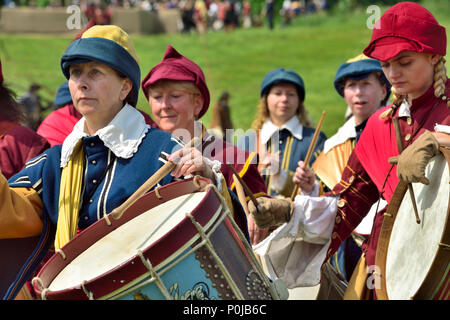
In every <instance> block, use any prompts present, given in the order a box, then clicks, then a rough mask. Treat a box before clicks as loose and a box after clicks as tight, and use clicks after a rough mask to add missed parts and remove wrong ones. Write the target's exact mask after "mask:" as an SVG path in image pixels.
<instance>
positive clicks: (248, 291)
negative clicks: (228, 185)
mask: <svg viewBox="0 0 450 320" xmlns="http://www.w3.org/2000/svg"><path fill="white" fill-rule="evenodd" d="M209 182H210V181H209V180H208V179H204V178H200V177H196V178H194V179H191V180H183V181H178V182H174V183H171V184H169V185H166V186H163V187H160V188H157V189H156V190H154V191H152V192H149V193H147V194H145V195H144V196H142V197H141V198H140V199H138V200H137V201H136V202H135V203H134V204H133V205H132V206H130V207H129V208H128V209H127V210H126V211H125V212H124V214H123V215H122V216H121V218H119V219H117V220H115V219H114V218H113V217H111V215H109V216H107V217H104V218H102V219H100V220H99V221H97V222H96V223H94V224H93V225H91V226H90V227H89V228H87V229H85V230H84V231H83V232H81V233H80V234H79V235H78V236H77V237H75V238H74V239H72V240H71V241H70V242H69V243H68V244H67V245H66V246H64V247H63V248H62V249H61V250H60V251H58V252H57V253H55V254H54V255H53V256H52V257H51V258H50V260H49V261H48V262H47V263H46V264H45V265H44V267H43V268H42V269H41V271H40V272H39V273H38V275H37V277H36V278H34V279H33V286H34V288H35V290H36V292H37V293H38V295H40V296H41V297H42V299H123V300H146V299H151V300H154V299H157V300H158V299H159V300H160V299H180V300H191V299H278V298H279V295H278V292H277V290H276V288H275V287H274V286H273V284H272V283H271V282H269V280H268V279H267V277H266V276H265V275H264V273H263V271H262V269H261V266H260V265H259V263H258V261H257V260H256V258H255V256H254V254H253V252H252V250H251V249H250V246H249V244H248V243H247V241H246V240H245V237H244V235H243V234H242V231H241V230H239V228H238V227H237V226H236V224H235V222H234V221H233V218H232V216H231V213H230V211H229V209H228V207H227V206H226V204H225V201H224V199H223V198H222V196H221V195H220V193H219V192H218V191H217V189H216V188H215V187H214V186H213V185H211V184H209V185H208V183H209Z"/></svg>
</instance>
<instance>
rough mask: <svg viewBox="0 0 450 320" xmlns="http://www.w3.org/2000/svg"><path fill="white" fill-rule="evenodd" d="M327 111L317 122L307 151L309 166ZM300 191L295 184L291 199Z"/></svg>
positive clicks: (307, 164) (306, 159)
mask: <svg viewBox="0 0 450 320" xmlns="http://www.w3.org/2000/svg"><path fill="white" fill-rule="evenodd" d="M325 114H326V112H325V111H322V116H321V117H320V120H319V123H318V124H317V127H316V131H315V132H314V135H313V138H312V140H311V143H310V145H309V148H308V152H307V153H306V158H305V165H306V167H309V161H310V160H311V157H312V154H313V152H314V148H315V147H316V144H317V139H318V138H319V133H320V127H322V122H323V118H324V117H325ZM297 193H298V184H295V186H294V190H293V191H292V195H291V200H294V198H295V196H296V195H297Z"/></svg>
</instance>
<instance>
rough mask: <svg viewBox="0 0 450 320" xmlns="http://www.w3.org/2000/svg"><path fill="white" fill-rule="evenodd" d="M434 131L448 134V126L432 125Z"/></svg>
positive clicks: (449, 132) (449, 131) (449, 127)
mask: <svg viewBox="0 0 450 320" xmlns="http://www.w3.org/2000/svg"><path fill="white" fill-rule="evenodd" d="M434 131H436V132H443V133H448V134H450V126H446V125H444V124H437V123H436V124H435V125H434Z"/></svg>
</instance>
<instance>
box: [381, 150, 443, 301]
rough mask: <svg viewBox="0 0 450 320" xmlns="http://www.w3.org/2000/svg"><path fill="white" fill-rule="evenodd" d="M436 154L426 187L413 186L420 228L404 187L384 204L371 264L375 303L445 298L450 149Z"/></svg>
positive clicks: (427, 168)
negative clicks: (376, 274) (374, 271)
mask: <svg viewBox="0 0 450 320" xmlns="http://www.w3.org/2000/svg"><path fill="white" fill-rule="evenodd" d="M441 151H442V153H443V155H438V156H436V157H434V158H432V159H431V161H430V162H429V164H428V165H427V167H426V171H425V175H426V176H427V178H428V179H429V180H430V184H429V185H424V184H422V183H413V184H412V185H413V189H414V195H415V199H416V204H417V209H418V212H419V218H420V223H417V222H416V218H415V215H414V209H413V205H412V202H411V198H410V195H409V192H408V191H407V184H406V183H404V182H400V183H399V184H398V186H397V188H396V190H395V192H394V195H393V197H392V200H391V202H390V203H389V206H388V209H387V212H386V214H385V215H386V216H385V217H384V220H383V225H382V229H381V233H380V238H379V240H378V247H377V255H376V262H375V264H376V266H377V267H379V268H380V272H381V278H380V279H379V280H380V281H378V286H377V281H375V289H376V294H377V297H378V298H379V299H393V300H403V299H439V300H448V299H449V286H450V279H449V261H450V246H449V244H450V220H449V219H450V214H449V212H450V210H449V208H450V206H449V199H450V188H449V177H450V174H449V163H450V150H448V149H444V148H441Z"/></svg>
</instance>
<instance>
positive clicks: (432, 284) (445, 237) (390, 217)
mask: <svg viewBox="0 0 450 320" xmlns="http://www.w3.org/2000/svg"><path fill="white" fill-rule="evenodd" d="M440 151H441V152H442V155H443V156H444V158H445V160H446V161H447V164H448V169H449V176H450V148H447V147H441V148H440ZM407 190H408V184H407V183H406V182H404V181H402V180H400V181H399V183H398V185H397V187H396V188H395V191H394V193H393V195H392V198H391V201H390V202H389V204H388V207H387V210H386V213H385V214H384V218H383V223H382V226H381V231H380V235H379V238H378V244H377V250H376V257H375V265H376V266H377V267H378V268H379V270H380V274H376V273H375V274H374V276H376V277H379V279H378V280H379V282H378V283H379V284H380V287H376V288H375V292H376V295H377V299H380V300H389V296H388V292H387V284H386V262H387V254H388V248H389V242H390V238H391V233H392V230H393V227H394V222H395V218H396V216H397V213H398V210H399V209H400V205H401V203H402V200H403V197H404V196H405V194H406V191H407ZM449 243H450V195H449V203H448V206H447V218H446V221H445V226H444V229H443V234H442V237H441V243H440V244H442V245H439V247H438V249H437V251H436V255H435V257H434V260H433V262H432V264H431V267H430V270H428V272H427V274H426V276H425V278H424V280H423V281H422V283H421V285H420V287H419V289H418V291H417V292H416V293H415V294H414V295H413V296H412V297H411V299H430V298H432V297H434V296H435V295H436V293H437V291H438V289H439V287H438V286H439V284H440V281H441V280H442V279H444V278H445V279H446V281H447V282H448V281H449V279H448V272H449V270H448V262H449V258H450V251H449V249H448V245H449ZM446 247H447V248H446ZM436 274H438V275H439V276H438V277H437V279H434V278H436V277H435V275H436Z"/></svg>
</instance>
